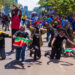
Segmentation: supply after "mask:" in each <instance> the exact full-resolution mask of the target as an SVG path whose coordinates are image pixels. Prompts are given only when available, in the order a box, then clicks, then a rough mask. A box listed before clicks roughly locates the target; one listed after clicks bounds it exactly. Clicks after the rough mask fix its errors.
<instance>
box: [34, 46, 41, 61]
mask: <svg viewBox="0 0 75 75" xmlns="http://www.w3.org/2000/svg"><path fill="white" fill-rule="evenodd" d="M33 48H34V50H35V52H34V60H36V59H37V57H38V58H39V59H40V58H41V50H40V46H38V45H34V46H33Z"/></svg>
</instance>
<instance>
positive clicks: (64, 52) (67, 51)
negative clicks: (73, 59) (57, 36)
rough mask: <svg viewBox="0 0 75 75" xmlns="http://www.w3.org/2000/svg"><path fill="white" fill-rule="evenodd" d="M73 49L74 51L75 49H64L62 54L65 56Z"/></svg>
mask: <svg viewBox="0 0 75 75" xmlns="http://www.w3.org/2000/svg"><path fill="white" fill-rule="evenodd" d="M72 51H74V49H67V50H64V51H63V52H62V55H63V56H64V54H68V53H71V52H72Z"/></svg>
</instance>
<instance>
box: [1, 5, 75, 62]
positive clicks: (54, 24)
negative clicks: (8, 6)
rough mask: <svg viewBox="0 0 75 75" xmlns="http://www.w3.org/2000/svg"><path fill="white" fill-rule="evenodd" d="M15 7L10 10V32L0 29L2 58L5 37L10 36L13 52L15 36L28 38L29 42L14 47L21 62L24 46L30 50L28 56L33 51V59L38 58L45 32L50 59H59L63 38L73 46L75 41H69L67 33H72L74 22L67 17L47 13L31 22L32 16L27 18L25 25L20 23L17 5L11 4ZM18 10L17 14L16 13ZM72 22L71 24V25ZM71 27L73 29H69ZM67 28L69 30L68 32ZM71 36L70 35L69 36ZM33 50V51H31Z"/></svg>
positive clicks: (4, 56) (3, 57)
mask: <svg viewBox="0 0 75 75" xmlns="http://www.w3.org/2000/svg"><path fill="white" fill-rule="evenodd" d="M13 6H14V7H15V8H14V9H13V10H12V11H11V15H12V19H11V33H12V35H11V36H10V35H9V34H6V33H4V32H2V31H0V53H1V57H2V59H5V58H6V55H5V41H4V38H5V37H11V38H12V50H11V52H14V48H15V47H14V46H13V42H14V39H16V37H22V38H25V39H30V40H31V42H30V43H29V44H26V45H23V46H22V47H20V46H17V47H16V60H18V61H19V60H20V58H21V61H22V62H23V61H24V59H25V50H26V47H28V49H29V50H30V56H32V54H33V53H34V60H35V61H36V60H38V59H40V58H41V46H42V45H43V41H42V35H43V34H45V33H47V41H48V42H49V44H48V46H49V47H52V50H51V54H50V59H57V60H60V57H61V53H62V43H63V40H66V41H68V42H69V43H70V44H72V45H73V46H75V43H74V42H72V41H71V39H70V38H69V35H70V34H71V35H73V33H72V32H74V31H75V29H74V26H75V25H74V22H70V21H69V20H68V19H67V17H63V18H62V17H59V16H58V17H55V16H50V15H49V14H47V15H45V16H43V15H42V17H40V18H38V17H37V20H35V22H33V20H32V18H31V19H30V20H29V22H28V24H27V25H26V27H25V26H24V25H22V26H21V25H20V22H21V16H22V12H21V10H20V8H19V7H17V6H16V5H13ZM18 12H19V14H18ZM72 24H73V25H72ZM26 29H28V30H29V31H30V32H31V36H29V34H28V32H26ZM71 29H73V31H72V30H71ZM68 30H70V31H71V32H70V33H69V34H68ZM71 37H72V36H71ZM32 49H33V50H34V52H33V51H32Z"/></svg>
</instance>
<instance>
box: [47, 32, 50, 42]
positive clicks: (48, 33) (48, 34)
mask: <svg viewBox="0 0 75 75" xmlns="http://www.w3.org/2000/svg"><path fill="white" fill-rule="evenodd" d="M49 36H50V32H47V41H48V40H49Z"/></svg>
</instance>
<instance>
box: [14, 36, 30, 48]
mask: <svg viewBox="0 0 75 75" xmlns="http://www.w3.org/2000/svg"><path fill="white" fill-rule="evenodd" d="M30 41H31V40H29V39H25V38H22V37H16V39H15V41H14V43H13V46H16V47H18V46H19V47H22V46H24V45H27V43H29V42H30Z"/></svg>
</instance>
